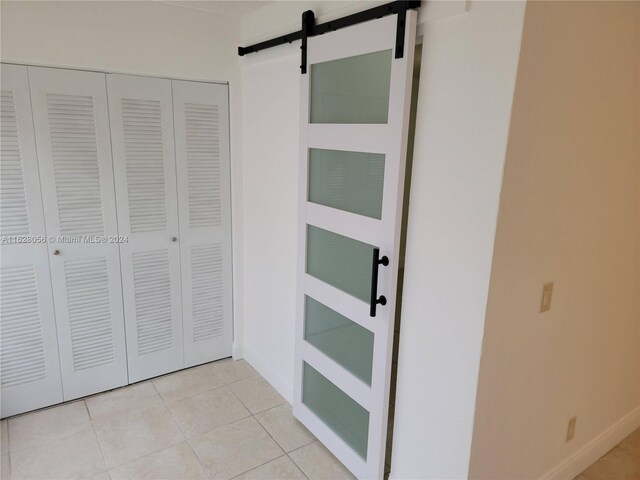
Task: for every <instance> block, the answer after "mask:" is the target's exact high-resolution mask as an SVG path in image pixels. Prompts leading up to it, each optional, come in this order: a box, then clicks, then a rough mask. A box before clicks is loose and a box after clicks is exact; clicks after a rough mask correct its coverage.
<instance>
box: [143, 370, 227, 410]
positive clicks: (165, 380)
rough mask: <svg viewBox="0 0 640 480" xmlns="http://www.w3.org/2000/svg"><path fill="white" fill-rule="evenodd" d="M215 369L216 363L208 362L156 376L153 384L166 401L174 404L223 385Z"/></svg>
mask: <svg viewBox="0 0 640 480" xmlns="http://www.w3.org/2000/svg"><path fill="white" fill-rule="evenodd" d="M215 370H216V369H215V367H214V364H212V363H208V364H206V365H202V366H200V367H195V368H189V369H187V370H183V371H181V372H177V373H173V374H171V375H165V376H164V377H160V378H156V379H155V380H153V384H154V385H155V387H156V389H157V390H158V392H160V395H161V396H162V398H163V399H164V401H165V402H166V403H167V404H172V403H175V402H177V401H178V400H182V399H183V398H188V397H191V396H193V395H197V394H198V393H202V392H206V391H208V390H212V389H214V388H216V387H219V386H221V385H223V383H222V380H220V377H218V375H217V374H216V373H215Z"/></svg>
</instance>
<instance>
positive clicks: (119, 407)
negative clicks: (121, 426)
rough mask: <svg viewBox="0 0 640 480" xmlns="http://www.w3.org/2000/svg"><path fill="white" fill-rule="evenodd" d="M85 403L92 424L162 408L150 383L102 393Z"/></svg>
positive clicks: (159, 399) (158, 396) (160, 400)
mask: <svg viewBox="0 0 640 480" xmlns="http://www.w3.org/2000/svg"><path fill="white" fill-rule="evenodd" d="M86 402H87V407H88V408H89V413H90V414H91V420H93V423H94V424H99V423H105V422H111V421H113V420H115V419H117V418H118V417H119V416H120V415H123V414H129V413H131V412H138V411H141V410H145V409H147V408H153V407H159V406H163V403H162V399H161V398H160V395H158V392H157V391H156V389H155V387H154V386H153V385H152V384H151V382H144V383H137V384H135V385H129V386H128V387H124V388H119V389H117V390H113V391H111V392H107V393H102V394H100V395H96V396H95V397H90V398H87V400H86Z"/></svg>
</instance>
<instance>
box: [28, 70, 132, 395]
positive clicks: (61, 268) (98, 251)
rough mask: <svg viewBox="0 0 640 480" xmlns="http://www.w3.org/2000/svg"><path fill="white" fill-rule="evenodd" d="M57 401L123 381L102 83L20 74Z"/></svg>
mask: <svg viewBox="0 0 640 480" xmlns="http://www.w3.org/2000/svg"><path fill="white" fill-rule="evenodd" d="M29 79H30V85H31V99H32V103H33V112H34V125H35V132H36V143H37V146H38V163H39V167H40V176H41V178H42V195H43V199H44V208H45V219H46V227H47V233H48V235H50V236H55V237H56V240H57V241H56V242H54V243H50V244H49V259H50V265H51V276H52V284H53V295H54V301H55V310H56V321H57V327H58V342H59V350H60V366H61V371H62V384H63V390H64V398H65V400H69V399H72V398H77V397H81V396H84V395H89V394H92V393H95V392H99V391H102V390H107V389H110V388H114V387H118V386H121V385H125V384H126V383H127V364H126V352H125V339H124V319H123V307H122V288H121V282H120V256H119V252H118V244H117V243H115V242H116V241H117V235H118V228H117V223H116V205H115V195H114V185H113V168H112V161H111V139H110V136H109V114H108V110H107V95H106V79H105V75H104V74H101V73H93V72H79V71H72V70H61V69H49V68H34V67H29Z"/></svg>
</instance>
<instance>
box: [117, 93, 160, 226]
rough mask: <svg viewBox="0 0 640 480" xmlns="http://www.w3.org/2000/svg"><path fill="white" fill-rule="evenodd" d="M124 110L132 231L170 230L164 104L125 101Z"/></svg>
mask: <svg viewBox="0 0 640 480" xmlns="http://www.w3.org/2000/svg"><path fill="white" fill-rule="evenodd" d="M121 108H122V128H123V137H124V151H125V159H126V169H127V190H128V196H129V221H130V228H131V232H132V233H138V232H152V231H158V230H162V231H166V230H167V206H166V193H165V172H164V157H163V143H162V142H163V139H162V117H161V105H160V102H159V101H157V100H134V99H129V98H123V99H122V102H121Z"/></svg>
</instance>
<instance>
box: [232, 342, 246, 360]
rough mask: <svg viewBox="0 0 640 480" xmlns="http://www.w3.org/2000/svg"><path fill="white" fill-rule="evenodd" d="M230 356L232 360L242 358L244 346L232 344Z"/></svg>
mask: <svg viewBox="0 0 640 480" xmlns="http://www.w3.org/2000/svg"><path fill="white" fill-rule="evenodd" d="M231 356H232V357H233V359H234V360H240V359H241V358H244V345H243V344H242V343H236V342H233V344H232V345H231Z"/></svg>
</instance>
